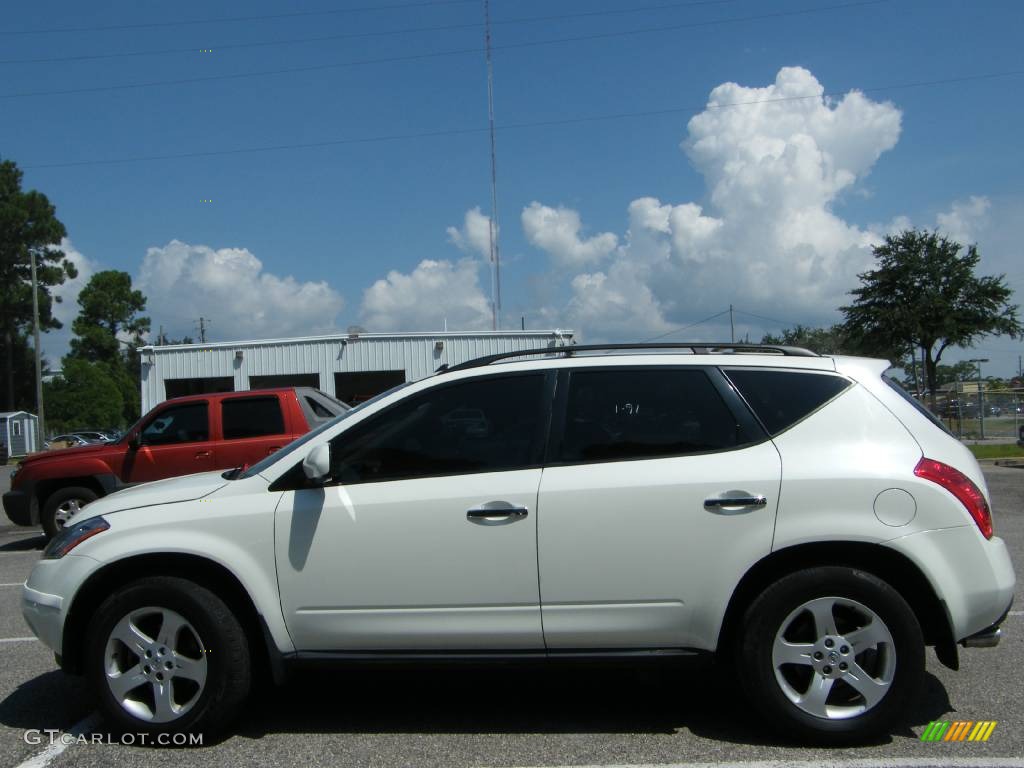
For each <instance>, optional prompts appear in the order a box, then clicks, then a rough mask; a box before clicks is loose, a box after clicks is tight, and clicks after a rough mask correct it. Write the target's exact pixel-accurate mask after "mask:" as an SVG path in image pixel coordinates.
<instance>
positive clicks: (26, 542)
mask: <svg viewBox="0 0 1024 768" xmlns="http://www.w3.org/2000/svg"><path fill="white" fill-rule="evenodd" d="M45 546H46V538H45V537H44V536H43V534H41V533H40V534H38V535H36V536H26V537H25V538H24V539H17V540H15V541H10V542H8V543H6V544H3V545H0V552H31V551H32V550H41V549H42V548H43V547H45Z"/></svg>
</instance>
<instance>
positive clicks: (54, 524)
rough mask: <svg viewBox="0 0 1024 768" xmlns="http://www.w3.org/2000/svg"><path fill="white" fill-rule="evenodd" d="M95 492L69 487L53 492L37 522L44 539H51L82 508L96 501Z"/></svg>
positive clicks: (88, 489)
mask: <svg viewBox="0 0 1024 768" xmlns="http://www.w3.org/2000/svg"><path fill="white" fill-rule="evenodd" d="M96 498H97V497H96V492H95V491H93V490H92V489H90V488H81V487H78V486H70V487H68V488H61V489H60V490H57V491H54V492H53V493H51V494H50V496H49V498H47V500H46V503H45V504H44V505H43V513H42V515H41V516H40V520H39V522H40V523H41V524H42V526H43V533H44V534H46V538H48V539H52V538H53V537H54V536H56V535H57V534H58V533H59V532H60V529H61V528H63V527H64V524H65V523H67V521H68V520H70V519H71V518H72V517H74V516H75V515H77V514H78V513H79V512H80V511H81V509H82V507H84V506H85V505H86V504H88V503H89V502H90V501H95V500H96Z"/></svg>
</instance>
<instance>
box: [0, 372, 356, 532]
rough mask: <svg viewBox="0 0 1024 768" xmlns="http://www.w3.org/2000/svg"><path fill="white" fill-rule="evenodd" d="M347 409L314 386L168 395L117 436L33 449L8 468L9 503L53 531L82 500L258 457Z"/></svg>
mask: <svg viewBox="0 0 1024 768" xmlns="http://www.w3.org/2000/svg"><path fill="white" fill-rule="evenodd" d="M347 410H348V406H347V405H345V404H344V403H342V402H341V401H340V400H336V399H335V398H333V397H331V396H330V395H326V394H324V393H323V392H320V391H319V390H317V389H312V388H309V387H290V388H278V389H266V390H253V391H248V392H224V393H218V394H208V395H193V396H189V397H178V398H174V399H172V400H167V401H165V402H163V403H161V404H160V405H158V406H156V407H155V408H154V409H153V410H152V411H150V412H149V413H147V414H146V415H145V416H144V417H142V419H140V420H139V421H138V423H136V424H135V425H134V426H133V427H131V428H130V429H129V430H128V431H127V432H126V433H125V435H124V436H123V437H122V438H121V439H120V440H118V441H117V442H116V443H89V442H87V441H86V440H84V439H83V438H81V437H79V436H78V435H61V436H60V437H61V438H67V439H68V440H69V441H70V442H73V443H74V445H75V446H76V447H72V448H68V449H65V450H62V451H52V452H51V451H48V452H45V453H38V454H33V455H31V456H29V457H28V458H26V459H25V460H24V461H22V463H21V465H20V467H19V468H18V469H17V470H16V471H15V473H13V474H12V476H11V490H10V491H9V492H8V493H5V494H4V497H3V504H4V511H6V513H7V517H8V518H10V520H11V522H13V523H16V524H18V525H37V524H41V525H42V526H43V532H44V533H45V534H46V535H47V536H48V537H52V536H53V535H54V534H56V532H57V531H58V530H59V529H60V527H61V526H62V525H63V524H64V522H65V521H66V520H67V519H68V518H70V517H71V516H72V515H74V514H75V513H76V512H78V510H79V509H81V508H82V507H83V506H84V505H86V504H88V503H89V502H90V501H93V500H94V499H97V498H99V497H101V496H106V495H107V494H109V493H113V492H114V491H116V490H118V489H120V488H124V487H125V486H128V485H135V484H137V483H144V482H148V481H150V480H161V479H163V478H166V477H174V476H176V475H188V474H192V473H195V472H205V471H208V470H213V469H228V468H230V467H239V466H243V465H245V464H250V463H255V462H257V461H259V460H260V459H264V458H266V457H267V456H268V455H269V454H271V453H273V452H274V451H276V450H278V449H280V448H282V447H283V446H284V445H286V444H288V443H289V442H291V441H292V440H294V439H295V438H296V437H299V436H300V435H303V434H305V433H306V432H308V431H309V430H310V429H312V428H313V427H316V426H319V425H320V424H323V423H325V422H328V421H330V420H331V419H333V418H335V417H336V416H339V415H341V414H343V413H345V411H347Z"/></svg>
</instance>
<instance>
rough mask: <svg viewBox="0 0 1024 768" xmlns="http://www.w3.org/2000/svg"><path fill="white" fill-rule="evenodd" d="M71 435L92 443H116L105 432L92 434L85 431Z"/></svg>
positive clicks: (77, 431) (78, 431)
mask: <svg viewBox="0 0 1024 768" xmlns="http://www.w3.org/2000/svg"><path fill="white" fill-rule="evenodd" d="M71 434H73V435H77V436H78V437H80V438H82V439H83V440H88V441H89V442H90V443H112V442H114V441H113V439H111V437H110V436H109V435H108V434H106V433H105V432H91V431H85V430H76V431H74V432H72V433H71Z"/></svg>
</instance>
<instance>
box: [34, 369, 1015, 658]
mask: <svg viewBox="0 0 1024 768" xmlns="http://www.w3.org/2000/svg"><path fill="white" fill-rule="evenodd" d="M609 365H614V366H623V367H630V366H634V367H644V368H650V367H658V366H694V365H696V366H710V367H721V368H727V369H735V368H742V367H765V368H770V369H773V370H778V369H792V370H795V371H816V372H819V373H825V374H828V375H832V376H842V377H845V378H847V379H849V380H850V381H851V382H852V384H851V385H850V386H848V388H847V389H845V390H844V391H843V392H842V393H841V394H839V395H838V396H836V397H835V398H834V399H832V400H831V401H829V402H827V403H826V404H825V405H823V406H822V407H821V408H820V409H818V410H817V411H815V412H814V413H813V414H812V415H811V416H809V417H807V418H805V419H803V420H802V421H798V422H797V423H796V424H794V425H792V426H791V427H789V428H788V429H786V430H785V431H783V432H782V433H781V434H779V435H777V436H775V437H773V438H768V439H763V440H761V441H759V442H757V443H756V444H753V445H748V446H745V447H741V448H739V449H738V450H735V451H724V452H711V453H704V454H699V455H686V456H677V457H661V458H652V459H640V460H630V461H608V462H596V463H593V462H592V463H581V464H569V465H555V466H538V467H530V468H524V469H519V470H515V471H503V472H482V473H477V474H466V475H461V476H458V477H450V476H448V477H426V478H420V479H408V480H398V481H389V482H374V483H363V484H355V485H351V486H346V485H340V484H335V485H330V486H328V487H326V488H315V489H301V490H282V491H271V490H269V489H270V488H271V486H272V485H273V484H274V483H275V481H278V480H279V479H281V478H282V476H283V475H284V474H285V473H286V472H288V471H290V470H293V468H294V467H295V465H296V463H297V462H300V461H301V460H302V459H303V457H305V456H306V455H308V454H309V453H310V452H311V451H312V450H313V449H314V448H316V446H318V445H322V444H325V443H327V442H329V441H330V440H331V439H332V438H334V437H336V436H337V435H339V434H341V433H342V432H343V431H346V430H350V429H352V428H354V427H356V426H358V425H359V424H360V423H361V422H362V421H363V420H365V419H369V418H372V417H373V416H374V415H375V414H377V413H380V412H382V411H384V410H386V409H388V408H389V407H391V406H392V405H393V404H394V403H397V402H399V401H401V400H403V399H404V398H407V397H409V396H411V395H414V394H416V393H417V392H422V391H426V390H429V389H430V388H432V387H435V386H438V385H440V384H448V383H450V382H453V381H458V380H463V379H465V380H469V379H473V378H474V377H479V376H481V375H489V374H492V373H496V372H500V373H511V372H517V371H536V370H545V371H559V370H563V369H571V370H580V369H585V368H588V367H594V368H596V367H608V366H609ZM886 367H887V364H886V363H884V362H883V361H878V360H868V359H861V358H851V357H838V356H837V357H809V356H801V357H782V356H780V355H776V354H763V355H757V354H743V355H736V354H693V355H665V354H658V355H651V354H623V355H615V356H607V355H595V356H583V355H580V356H577V357H571V358H561V359H552V358H544V359H532V360H523V361H512V362H504V363H502V364H500V365H491V366H484V367H479V368H469V369H466V370H456V371H451V372H447V373H444V374H441V375H438V376H435V377H431V378H429V379H426V380H423V381H420V382H417V383H414V384H411V385H408V386H407V387H405V388H403V389H401V390H400V391H397V392H393V393H391V394H389V395H386V396H384V397H382V398H381V399H379V400H377V401H374V402H371V403H369V404H367V406H365V407H363V408H361V409H357V410H355V411H353V412H352V413H351V414H350V415H348V416H346V417H343V418H341V419H340V420H339V421H337V422H334V423H333V424H332V425H331V426H329V427H327V428H326V429H325V430H321V431H319V432H316V433H313V435H312V437H309V438H308V439H307V441H306V442H305V443H304V444H302V445H301V447H300V448H298V449H296V450H295V451H294V453H292V454H290V455H289V456H287V457H285V458H284V459H282V460H279V461H277V462H276V463H271V464H269V465H268V466H266V467H264V468H263V470H262V473H261V474H255V475H252V476H250V477H245V478H240V479H235V480H226V479H224V478H223V477H222V476H221V474H220V473H205V474H199V475H191V476H188V477H181V478H174V479H170V480H164V481H160V482H155V483H149V484H145V485H142V486H138V487H134V488H129V489H126V490H123V491H120V492H118V493H114V494H111V495H110V496H107V497H105V498H101V499H99V500H97V501H95V502H93V503H92V504H90V505H89V506H88V507H87V508H86V509H85V510H83V511H82V512H81V513H80V514H79V515H78V516H76V517H75V518H74V519H73V520H72V521H71V522H70V523H69V524H68V527H69V528H71V527H74V526H75V525H77V524H79V523H81V522H83V521H84V520H87V519H89V518H94V517H98V516H102V517H103V518H104V519H105V520H106V521H107V523H109V530H107V531H104V532H103V533H101V534H99V535H96V536H93V537H92V538H88V539H86V540H84V541H82V542H81V543H80V544H79V545H78V546H76V547H75V548H74V549H73V550H72V551H71V553H70V554H68V555H67V556H65V557H63V558H60V559H52V560H48V559H43V560H41V561H40V562H39V563H38V564H37V565H36V566H35V567H34V569H33V570H32V573H31V575H30V577H29V579H28V581H27V582H26V584H25V587H24V601H23V604H24V613H25V616H26V619H27V620H28V623H29V625H30V626H31V627H32V629H33V631H34V632H35V633H36V634H37V635H38V636H39V637H40V638H41V639H42V640H43V642H45V643H46V644H47V645H48V646H49V647H50V648H52V649H53V650H54V652H55V653H56V654H57V655H58V656H61V657H63V658H64V659H65V660H68V659H69V658H70V657H73V656H75V655H76V654H78V652H79V649H78V648H71V647H68V645H67V643H68V642H73V643H80V642H81V641H80V636H79V635H77V634H70V635H69V633H68V632H67V631H66V630H67V628H66V626H65V622H66V620H67V617H68V615H69V611H72V610H73V606H74V604H75V601H76V597H77V595H78V593H79V591H80V590H81V588H82V587H83V585H84V584H86V583H87V582H88V581H89V580H90V578H91V577H92V576H93V575H94V574H97V573H99V572H101V571H102V570H103V569H107V568H110V567H112V566H116V565H117V564H118V563H119V562H121V561H123V560H125V559H127V558H138V557H142V556H147V555H158V554H159V555H161V556H167V555H188V556H191V557H193V558H196V559H197V560H198V559H202V560H204V561H211V562H213V563H215V564H216V565H217V566H219V567H220V568H222V569H224V570H225V571H228V572H230V574H232V575H233V577H234V578H235V579H236V580H237V582H238V583H239V584H240V585H241V588H242V589H243V590H244V592H245V593H246V594H247V595H248V597H249V599H250V600H251V602H252V604H253V606H254V608H255V611H256V612H257V613H258V615H259V617H260V619H261V623H262V624H263V626H264V627H265V630H266V632H265V634H266V637H267V638H269V640H268V644H269V646H270V652H271V654H273V655H275V656H277V657H279V658H281V659H289V658H301V657H303V656H308V657H314V658H315V657H318V656H331V655H336V656H342V657H344V656H345V655H359V654H373V653H376V652H379V653H396V652H399V653H400V652H408V653H410V654H414V653H423V652H427V653H441V652H445V651H450V652H490V653H494V654H498V655H500V654H502V653H507V654H514V653H521V652H535V653H542V654H543V653H547V654H554V653H557V652H582V653H602V652H609V653H611V652H617V651H631V652H637V651H645V650H646V651H658V650H664V649H687V650H702V651H715V650H716V649H718V647H719V639H720V635H721V633H722V630H723V623H724V622H726V621H727V617H728V613H729V607H730V601H732V600H733V598H734V596H735V595H736V594H737V590H738V589H739V587H740V585H741V583H742V582H743V581H744V577H745V576H747V575H748V574H751V573H753V572H755V571H754V569H755V568H756V567H758V564H759V563H762V562H766V561H768V560H769V559H770V558H772V557H773V556H779V555H780V553H785V552H787V551H796V550H797V549H798V548H801V547H820V546H823V545H831V546H833V547H834V548H835V549H834V550H830V551H842V550H841V548H842V547H865V546H868V547H881V548H884V549H886V550H892V551H893V552H895V553H898V554H899V555H901V556H902V557H903V558H905V559H906V560H908V561H910V562H911V563H913V565H914V566H915V567H916V568H917V569H918V571H919V573H920V575H921V576H922V577H923V579H924V580H925V581H926V582H927V584H928V585H929V586H930V587H931V589H932V590H933V591H934V596H935V598H937V600H938V605H941V606H942V610H944V611H945V614H946V615H945V616H934V617H933V619H934V621H935V623H936V626H939V625H941V626H942V627H944V628H945V629H946V631H948V635H947V636H946V637H945V639H944V642H946V644H947V645H948V643H949V642H959V641H963V640H964V639H965V638H969V637H971V636H972V635H975V634H976V633H979V632H982V631H983V630H986V628H989V627H991V626H992V625H993V624H995V623H996V622H998V621H999V620H1000V619H1001V617H1002V616H1003V615H1005V612H1006V611H1007V610H1008V608H1009V605H1010V602H1011V600H1012V597H1013V592H1014V584H1015V576H1014V571H1013V568H1012V566H1011V563H1010V559H1009V556H1008V554H1007V549H1006V546H1005V544H1004V542H1003V541H1002V540H1001V539H999V538H998V537H993V538H991V539H986V538H985V537H984V536H983V535H982V533H981V531H980V530H979V526H978V525H976V524H975V522H974V520H972V518H971V516H970V515H969V514H968V512H967V510H966V509H965V508H964V505H963V504H961V503H960V502H959V501H958V500H957V498H955V497H954V496H953V495H952V494H951V493H950V492H949V491H947V490H945V489H944V488H942V487H940V486H939V485H937V484H936V483H933V482H931V481H929V480H926V479H924V478H921V477H917V476H915V474H914V467H915V465H916V464H917V463H918V461H919V460H920V459H921V458H922V457H925V456H926V457H929V458H932V459H935V460H938V461H941V462H945V463H948V464H950V465H953V466H955V467H956V468H958V469H959V470H960V471H961V472H963V473H964V474H966V475H967V476H968V477H969V478H970V480H972V481H973V482H974V483H975V484H976V485H977V486H978V488H980V489H982V490H983V492H984V494H985V496H986V499H987V498H988V491H987V489H986V487H985V480H984V477H983V476H982V473H981V471H980V468H979V467H978V464H977V462H976V461H975V460H974V458H973V457H972V455H971V454H970V452H969V451H968V450H967V449H966V448H965V447H964V446H962V445H961V444H959V443H958V442H957V441H956V440H954V439H952V438H951V437H950V436H948V435H946V434H944V433H943V432H942V431H941V430H940V429H939V428H938V427H937V426H935V425H934V424H933V423H930V422H929V421H928V419H927V418H926V417H925V416H923V415H922V414H920V413H918V412H917V411H916V410H915V409H914V408H912V407H911V406H910V405H909V404H908V403H907V402H905V401H904V399H903V398H902V397H901V396H900V395H898V394H897V393H895V392H894V391H893V390H892V389H891V388H890V387H889V386H887V385H886V384H885V383H884V382H883V381H882V379H881V374H882V372H883V371H884V370H885V368H886ZM740 490H741V491H743V492H744V493H747V494H753V495H760V496H763V497H764V499H765V504H764V506H762V507H760V508H758V509H756V510H754V511H749V510H746V511H744V510H737V512H744V513H736V514H732V513H725V514H719V513H715V512H713V511H709V510H708V509H706V508H705V505H704V501H705V499H709V498H714V497H720V496H722V495H723V494H728V493H729V492H735V491H740ZM496 501H501V502H507V503H509V504H511V505H514V506H521V507H522V508H524V509H525V510H528V515H527V516H525V517H523V518H522V519H518V520H515V521H514V522H508V521H502V520H498V519H496V520H494V521H490V522H492V523H494V524H471V523H469V522H467V519H466V510H468V509H470V508H473V507H476V506H478V505H481V504H485V503H488V502H496ZM989 503H990V504H991V500H990V499H989ZM484 522H485V523H486V522H488V521H484ZM808 551H810V550H808ZM851 551H853V550H852V549H851ZM906 597H907V599H908V602H913V601H914V600H915V599H922V600H923V597H922V596H920V595H913V594H910V595H906ZM71 666H72V668H73V667H74V665H73V664H72V665H71Z"/></svg>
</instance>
